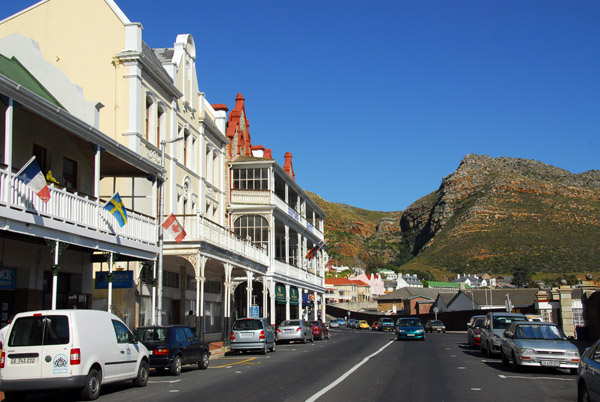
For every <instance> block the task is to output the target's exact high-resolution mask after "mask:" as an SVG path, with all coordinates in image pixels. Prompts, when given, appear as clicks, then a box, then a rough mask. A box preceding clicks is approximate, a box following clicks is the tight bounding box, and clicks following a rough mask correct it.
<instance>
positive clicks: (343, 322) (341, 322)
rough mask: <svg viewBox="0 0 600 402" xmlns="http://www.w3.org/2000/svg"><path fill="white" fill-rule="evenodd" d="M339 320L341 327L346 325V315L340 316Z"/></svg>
mask: <svg viewBox="0 0 600 402" xmlns="http://www.w3.org/2000/svg"><path fill="white" fill-rule="evenodd" d="M337 321H338V323H339V324H340V327H341V326H342V325H346V319H345V318H344V317H338V319H337Z"/></svg>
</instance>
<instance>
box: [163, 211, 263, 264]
mask: <svg viewBox="0 0 600 402" xmlns="http://www.w3.org/2000/svg"><path fill="white" fill-rule="evenodd" d="M177 219H178V220H181V224H182V225H183V228H184V229H185V232H186V236H185V239H184V240H183V241H184V242H188V241H199V240H201V241H206V242H208V243H211V244H213V245H215V246H217V247H219V248H222V249H225V250H227V251H229V252H231V253H233V254H237V255H240V256H242V257H245V258H248V259H250V260H252V261H255V262H258V263H259V264H262V265H265V266H268V265H269V256H268V255H267V252H266V251H265V250H263V249H261V248H259V247H256V246H254V245H253V244H252V243H251V242H249V241H246V240H242V239H240V238H239V237H237V236H236V235H235V234H234V233H233V232H231V231H229V230H227V229H226V228H224V227H222V226H219V225H217V224H216V223H214V222H212V221H209V220H208V219H204V218H203V217H202V216H198V215H185V216H177ZM167 240H168V239H167Z"/></svg>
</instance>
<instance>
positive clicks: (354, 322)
mask: <svg viewBox="0 0 600 402" xmlns="http://www.w3.org/2000/svg"><path fill="white" fill-rule="evenodd" d="M357 325H358V320H357V319H356V318H348V328H357Z"/></svg>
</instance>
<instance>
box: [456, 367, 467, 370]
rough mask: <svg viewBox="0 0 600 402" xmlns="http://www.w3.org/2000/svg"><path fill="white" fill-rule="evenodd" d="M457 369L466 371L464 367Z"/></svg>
mask: <svg viewBox="0 0 600 402" xmlns="http://www.w3.org/2000/svg"><path fill="white" fill-rule="evenodd" d="M457 369H459V370H464V369H465V368H464V367H457Z"/></svg>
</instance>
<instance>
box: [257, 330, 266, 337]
mask: <svg viewBox="0 0 600 402" xmlns="http://www.w3.org/2000/svg"><path fill="white" fill-rule="evenodd" d="M258 339H265V331H260V335H259V336H258Z"/></svg>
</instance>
